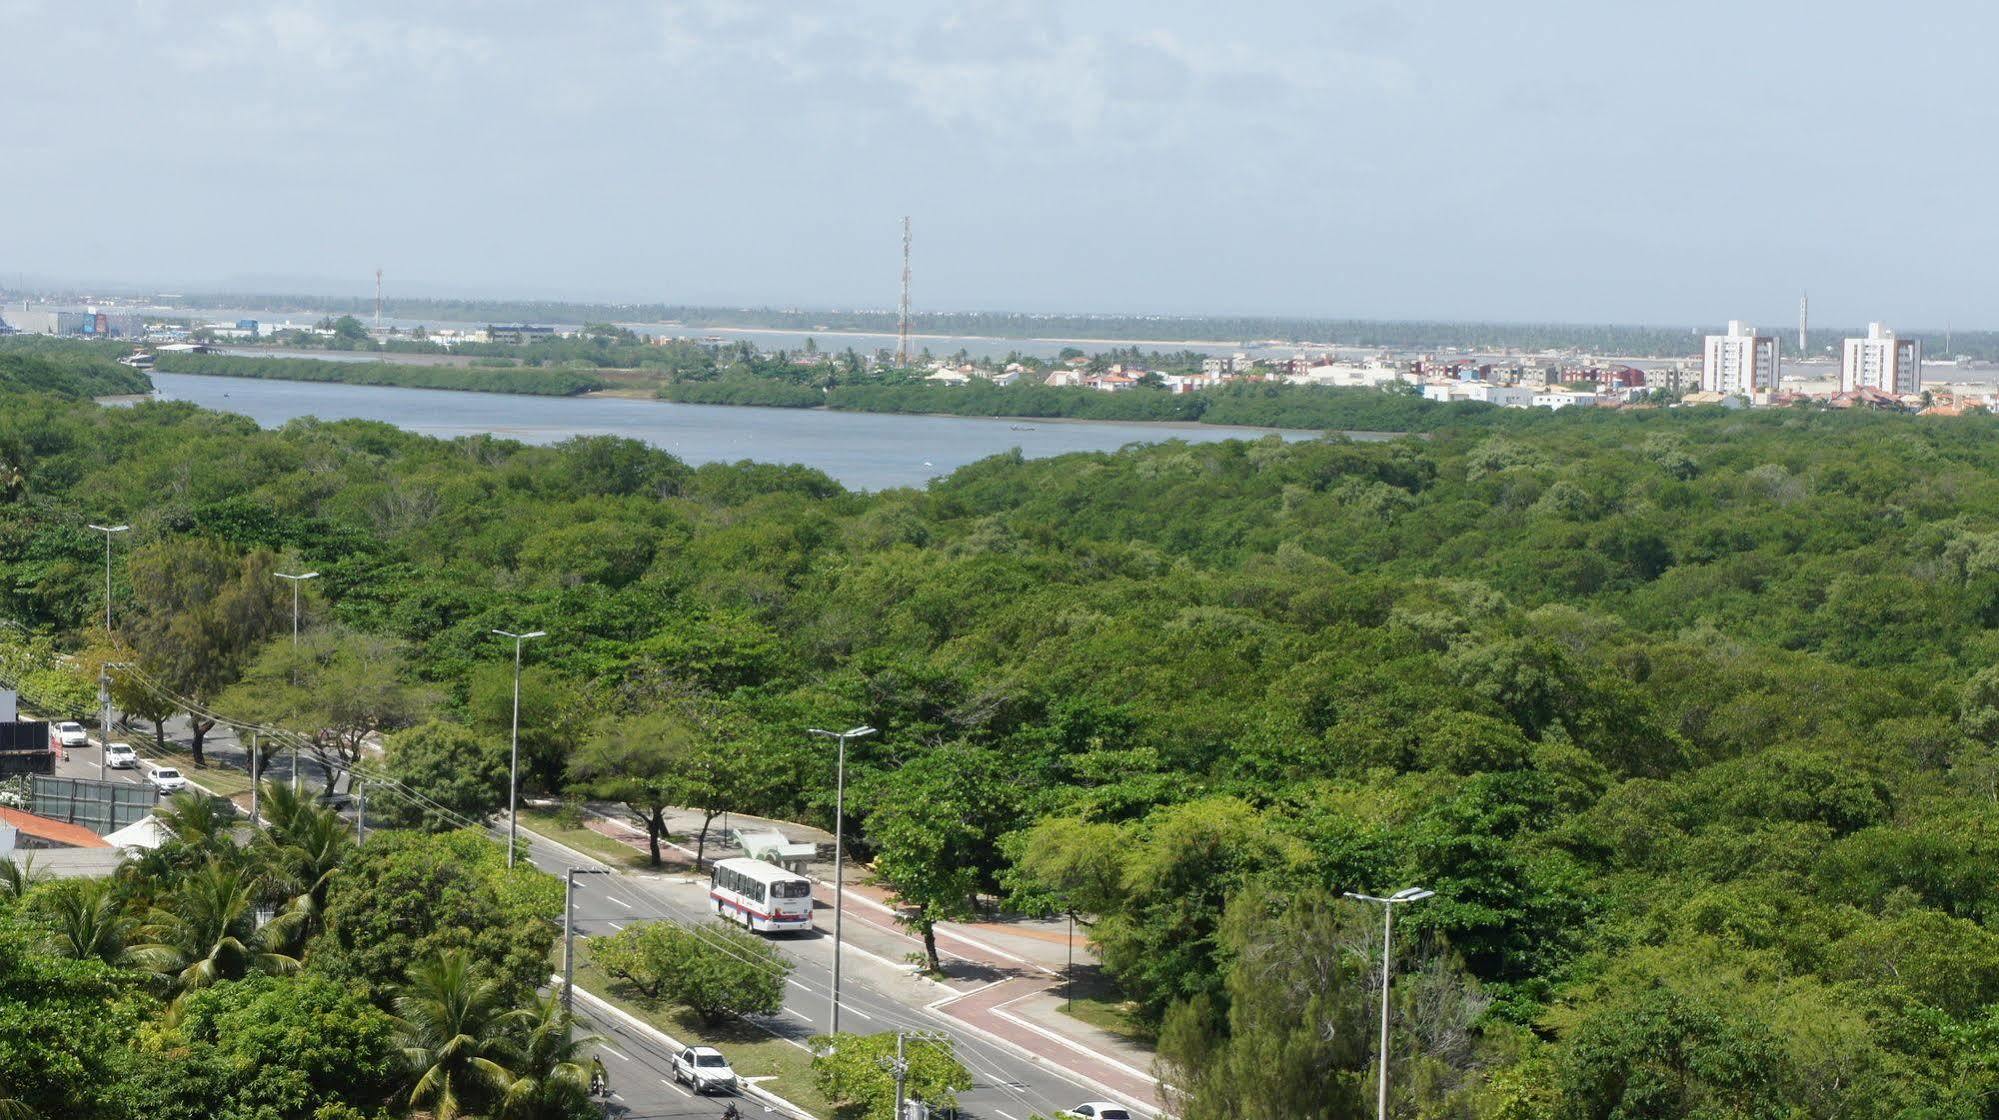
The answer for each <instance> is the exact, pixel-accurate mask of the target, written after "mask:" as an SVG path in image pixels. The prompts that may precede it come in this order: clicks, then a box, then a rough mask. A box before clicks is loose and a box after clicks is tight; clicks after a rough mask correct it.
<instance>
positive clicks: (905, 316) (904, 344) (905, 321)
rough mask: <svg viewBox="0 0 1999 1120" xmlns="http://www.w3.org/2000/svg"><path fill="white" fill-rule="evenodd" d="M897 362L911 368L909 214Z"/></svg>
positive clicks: (904, 218)
mask: <svg viewBox="0 0 1999 1120" xmlns="http://www.w3.org/2000/svg"><path fill="white" fill-rule="evenodd" d="M895 364H896V366H897V367H898V368H901V369H908V368H909V215H907V214H904V215H903V216H902V314H901V316H900V325H899V328H898V331H897V344H896V348H895Z"/></svg>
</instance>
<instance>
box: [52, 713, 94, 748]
mask: <svg viewBox="0 0 1999 1120" xmlns="http://www.w3.org/2000/svg"><path fill="white" fill-rule="evenodd" d="M56 742H58V743H61V744H62V745H63V746H64V747H65V748H68V747H87V746H89V745H90V732H88V731H85V730H84V729H83V725H82V724H80V723H78V722H76V721H75V720H73V719H66V720H64V721H62V722H61V723H58V724H56Z"/></svg>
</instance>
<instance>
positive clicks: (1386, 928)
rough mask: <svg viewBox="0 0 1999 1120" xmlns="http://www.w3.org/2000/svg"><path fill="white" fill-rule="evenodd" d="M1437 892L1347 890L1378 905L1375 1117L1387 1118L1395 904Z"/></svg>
mask: <svg viewBox="0 0 1999 1120" xmlns="http://www.w3.org/2000/svg"><path fill="white" fill-rule="evenodd" d="M1436 894H1437V892H1436V891H1429V890H1424V889H1423V888H1422V887H1407V888H1404V889H1402V890H1399V891H1396V892H1395V893H1394V894H1391V895H1389V896H1388V897H1387V898H1376V897H1374V896H1373V895H1371V894H1355V893H1354V892H1352V891H1347V892H1346V896H1347V897H1348V898H1351V899H1353V900H1354V901H1356V902H1373V903H1379V904H1380V906H1381V1099H1380V1103H1379V1105H1378V1106H1377V1108H1378V1111H1377V1117H1378V1120H1388V964H1389V961H1390V960H1391V959H1393V954H1392V953H1391V952H1390V948H1389V940H1390V938H1392V937H1393V936H1394V935H1395V908H1396V907H1397V906H1400V905H1401V904H1403V903H1405V902H1421V901H1423V900H1424V899H1426V898H1434V897H1436Z"/></svg>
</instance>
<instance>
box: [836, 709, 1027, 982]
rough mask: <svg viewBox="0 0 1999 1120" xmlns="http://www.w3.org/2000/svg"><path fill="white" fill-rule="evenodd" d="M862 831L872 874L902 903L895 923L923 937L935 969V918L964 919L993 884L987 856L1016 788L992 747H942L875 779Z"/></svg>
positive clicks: (926, 957) (992, 855) (928, 959)
mask: <svg viewBox="0 0 1999 1120" xmlns="http://www.w3.org/2000/svg"><path fill="white" fill-rule="evenodd" d="M867 798H868V800H869V802H870V803H871V806H872V807H871V809H870V811H869V813H868V816H867V820H866V823H865V825H864V826H863V829H862V833H863V835H864V837H865V838H866V841H867V844H868V846H869V847H870V848H873V849H874V852H875V861H874V869H875V874H876V875H878V876H879V877H880V878H881V880H882V882H883V883H885V884H886V885H887V886H888V887H889V889H891V890H893V891H894V892H895V896H896V901H897V902H898V903H900V904H901V909H900V911H899V915H900V916H899V917H898V920H899V921H900V922H901V923H902V924H903V925H904V926H906V927H908V928H909V929H910V931H911V932H913V933H915V934H916V935H917V936H918V937H920V938H922V939H923V956H924V961H925V963H926V965H927V966H928V968H929V969H930V971H932V972H936V971H937V970H938V965H939V962H938V958H937V923H938V922H941V921H948V920H951V919H955V918H967V917H970V916H971V915H972V913H973V909H974V907H973V903H974V900H975V896H976V895H977V893H978V892H979V891H980V889H981V888H982V887H985V886H988V885H990V884H989V883H988V882H987V881H986V879H985V876H984V875H983V873H982V870H981V862H982V860H990V859H996V858H997V841H998V837H999V833H1000V830H1001V829H1002V828H1003V827H1004V824H1003V822H1004V821H1005V820H1006V819H1007V818H1008V817H1010V816H1011V815H1012V812H1011V810H1010V806H1012V805H1014V804H1016V803H1017V802H1016V797H1015V790H1014V789H1013V787H1012V786H1011V785H1010V783H1009V782H1008V781H1007V779H1006V776H1005V774H1004V770H1003V766H1002V764H1001V763H1000V762H999V760H998V759H997V757H996V756H994V755H993V754H992V752H989V751H982V750H974V749H971V748H965V747H944V748H939V749H936V750H933V751H930V752H929V753H927V754H925V755H923V756H920V757H919V758H917V759H915V760H913V761H910V762H908V763H905V764H904V765H903V766H901V767H900V768H898V769H896V770H893V771H890V772H889V773H887V774H885V775H882V776H881V777H880V778H878V779H876V780H875V781H874V782H872V783H870V785H869V787H868V792H867Z"/></svg>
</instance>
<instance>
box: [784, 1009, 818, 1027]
mask: <svg viewBox="0 0 1999 1120" xmlns="http://www.w3.org/2000/svg"><path fill="white" fill-rule="evenodd" d="M784 1013H785V1014H786V1015H796V1016H798V1018H799V1020H800V1021H801V1022H803V1023H805V1024H806V1025H807V1026H810V1025H811V1024H812V1020H811V1019H810V1018H809V1017H807V1016H806V1014H805V1012H803V1011H794V1010H792V1009H791V1008H789V1007H787V1008H785V1009H784Z"/></svg>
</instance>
